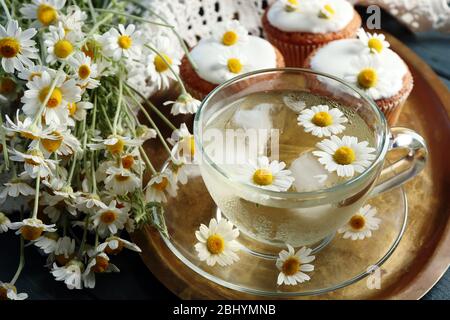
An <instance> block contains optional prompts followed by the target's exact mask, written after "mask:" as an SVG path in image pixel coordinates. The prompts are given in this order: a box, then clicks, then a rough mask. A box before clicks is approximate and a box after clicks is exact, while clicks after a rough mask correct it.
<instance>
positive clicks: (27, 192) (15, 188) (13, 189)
mask: <svg viewBox="0 0 450 320" xmlns="http://www.w3.org/2000/svg"><path fill="white" fill-rule="evenodd" d="M34 193H35V191H34V189H33V188H31V187H30V186H29V185H28V184H27V183H26V182H25V180H23V181H22V180H20V179H17V178H16V179H12V180H10V181H9V182H5V183H4V184H3V188H2V189H0V203H3V202H4V201H5V200H6V198H7V197H12V198H17V197H18V196H20V195H22V196H25V197H27V196H33V195H34Z"/></svg>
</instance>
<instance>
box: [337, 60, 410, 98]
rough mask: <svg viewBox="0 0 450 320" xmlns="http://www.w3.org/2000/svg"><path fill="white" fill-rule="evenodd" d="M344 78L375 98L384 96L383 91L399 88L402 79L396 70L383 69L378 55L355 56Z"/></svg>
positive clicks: (392, 90)
mask: <svg viewBox="0 0 450 320" xmlns="http://www.w3.org/2000/svg"><path fill="white" fill-rule="evenodd" d="M344 80H346V81H348V82H350V83H351V84H353V85H355V86H357V87H358V88H360V89H362V90H363V91H364V92H365V93H366V94H368V95H369V96H370V97H371V98H372V99H374V100H378V99H380V98H382V97H383V93H384V94H385V95H386V94H387V93H392V92H394V90H397V88H399V83H398V82H401V81H402V80H401V77H397V76H396V74H395V72H394V73H392V72H389V73H388V72H386V70H385V69H383V67H382V66H381V63H380V60H379V57H378V55H362V56H359V57H355V59H354V61H353V63H352V64H351V67H350V69H349V70H348V72H347V74H346V75H344ZM394 93H395V92H394Z"/></svg>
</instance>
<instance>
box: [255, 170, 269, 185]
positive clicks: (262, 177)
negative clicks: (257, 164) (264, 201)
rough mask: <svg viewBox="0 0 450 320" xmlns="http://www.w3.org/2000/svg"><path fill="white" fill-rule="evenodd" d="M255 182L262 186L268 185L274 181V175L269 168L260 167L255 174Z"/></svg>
mask: <svg viewBox="0 0 450 320" xmlns="http://www.w3.org/2000/svg"><path fill="white" fill-rule="evenodd" d="M253 182H254V183H256V184H257V185H260V186H268V185H270V184H272V182H273V175H272V172H270V171H269V170H267V169H258V170H256V171H255V173H254V174H253Z"/></svg>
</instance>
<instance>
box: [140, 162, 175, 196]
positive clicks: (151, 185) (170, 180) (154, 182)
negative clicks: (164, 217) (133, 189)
mask: <svg viewBox="0 0 450 320" xmlns="http://www.w3.org/2000/svg"><path fill="white" fill-rule="evenodd" d="M166 193H168V194H169V195H170V196H171V197H175V196H176V195H177V185H176V180H175V177H174V175H173V173H172V172H171V171H169V170H166V171H164V172H161V173H158V174H156V175H154V176H153V177H152V178H151V179H150V181H149V182H148V184H147V186H146V187H145V200H146V201H147V202H167V197H166Z"/></svg>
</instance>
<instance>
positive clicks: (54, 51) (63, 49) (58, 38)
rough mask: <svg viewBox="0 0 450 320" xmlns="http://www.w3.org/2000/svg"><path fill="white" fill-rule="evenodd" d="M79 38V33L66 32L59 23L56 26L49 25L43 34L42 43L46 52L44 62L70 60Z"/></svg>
mask: <svg viewBox="0 0 450 320" xmlns="http://www.w3.org/2000/svg"><path fill="white" fill-rule="evenodd" d="M80 38H81V36H80V34H78V33H76V32H70V33H68V34H66V32H65V30H64V27H63V25H62V24H61V23H59V24H58V26H50V32H48V33H46V34H45V35H44V39H45V41H44V45H45V46H46V47H47V53H48V55H47V59H46V62H47V63H49V64H54V63H55V62H57V61H65V60H68V61H71V57H72V55H73V53H74V52H76V47H77V42H78V41H80Z"/></svg>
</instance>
